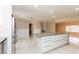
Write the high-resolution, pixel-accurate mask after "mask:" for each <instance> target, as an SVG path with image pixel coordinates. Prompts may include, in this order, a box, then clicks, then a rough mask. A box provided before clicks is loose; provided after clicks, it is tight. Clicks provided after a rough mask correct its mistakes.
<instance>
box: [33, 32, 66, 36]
mask: <svg viewBox="0 0 79 59" xmlns="http://www.w3.org/2000/svg"><path fill="white" fill-rule="evenodd" d="M60 34H67V33H37V34H34V35H36V36H37V37H44V36H51V35H60Z"/></svg>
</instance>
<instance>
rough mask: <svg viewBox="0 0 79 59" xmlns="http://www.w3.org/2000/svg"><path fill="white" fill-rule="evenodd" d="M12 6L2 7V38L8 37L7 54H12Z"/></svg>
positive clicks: (0, 32)
mask: <svg viewBox="0 0 79 59" xmlns="http://www.w3.org/2000/svg"><path fill="white" fill-rule="evenodd" d="M11 9H12V8H11V6H10V5H0V37H7V47H6V53H12V49H11V47H12V44H11V43H12V37H11Z"/></svg>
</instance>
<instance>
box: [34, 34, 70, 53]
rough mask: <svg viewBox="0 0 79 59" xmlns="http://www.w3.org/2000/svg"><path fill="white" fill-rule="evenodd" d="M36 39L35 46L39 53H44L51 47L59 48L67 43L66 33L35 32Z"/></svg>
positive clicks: (67, 36)
mask: <svg viewBox="0 0 79 59" xmlns="http://www.w3.org/2000/svg"><path fill="white" fill-rule="evenodd" d="M34 36H35V37H36V39H37V47H38V50H39V51H40V52H41V53H46V52H47V51H50V50H52V49H56V48H59V47H61V46H63V45H65V44H68V43H69V35H68V33H54V34H47V33H45V34H35V35H34Z"/></svg>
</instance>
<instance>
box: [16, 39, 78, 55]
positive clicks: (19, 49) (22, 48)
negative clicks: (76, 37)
mask: <svg viewBox="0 0 79 59" xmlns="http://www.w3.org/2000/svg"><path fill="white" fill-rule="evenodd" d="M35 42H36V40H35V39H19V40H17V43H16V54H40V52H39V51H38V49H37V46H36V45H37V44H36V43H35ZM74 53H76V54H77V53H79V46H77V45H73V44H67V45H64V46H62V47H60V48H57V49H55V50H50V51H48V52H47V53H46V54H74Z"/></svg>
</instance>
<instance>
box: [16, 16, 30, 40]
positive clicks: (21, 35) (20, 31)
mask: <svg viewBox="0 0 79 59" xmlns="http://www.w3.org/2000/svg"><path fill="white" fill-rule="evenodd" d="M28 26H29V24H28V21H27V20H23V19H19V18H18V19H16V35H17V39H26V38H28V37H29V27H28Z"/></svg>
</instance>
